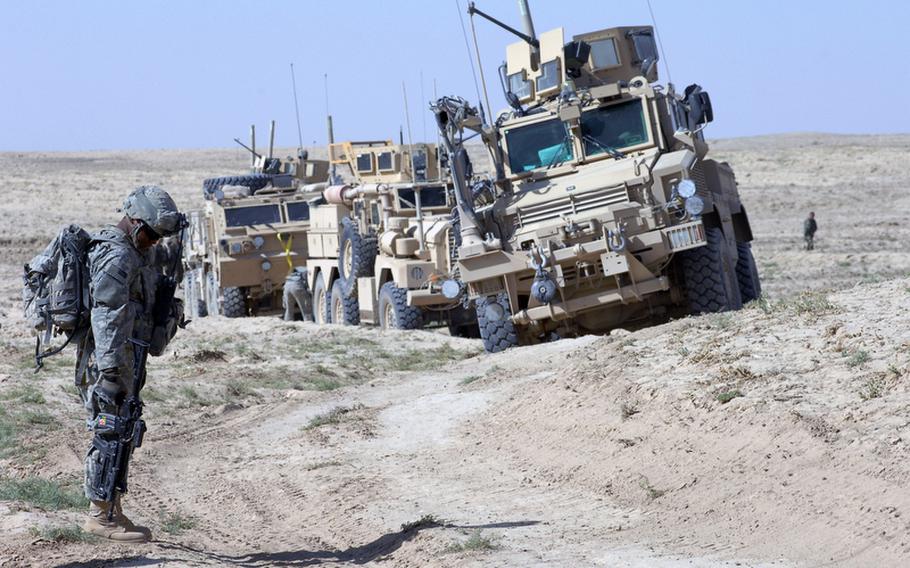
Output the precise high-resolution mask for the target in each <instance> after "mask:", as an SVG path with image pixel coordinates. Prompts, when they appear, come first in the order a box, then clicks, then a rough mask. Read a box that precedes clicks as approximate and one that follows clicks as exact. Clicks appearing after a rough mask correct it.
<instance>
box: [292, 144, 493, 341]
mask: <svg viewBox="0 0 910 568" xmlns="http://www.w3.org/2000/svg"><path fill="white" fill-rule="evenodd" d="M329 156H330V161H331V162H333V163H334V164H342V165H345V166H347V167H349V168H350V171H351V173H352V177H353V180H354V181H353V182H352V183H350V184H344V185H333V186H331V187H328V188H327V189H326V190H325V192H324V193H323V200H322V202H321V203H320V204H319V205H318V206H317V207H314V208H312V209H311V218H310V227H309V231H308V232H307V241H308V252H309V258H308V260H307V266H308V271H307V273H308V284H309V289H310V290H312V294H313V311H314V319H315V320H316V321H317V322H319V323H336V324H345V325H357V324H361V323H367V324H376V325H380V326H382V327H383V328H396V329H416V328H419V327H421V326H423V325H424V324H425V323H427V322H429V321H434V320H435V321H440V322H445V323H447V324H449V326H450V330H451V331H452V332H453V333H456V334H459V335H475V336H476V334H477V331H476V330H477V326H476V321H475V319H474V316H473V313H472V312H469V311H467V310H465V309H464V307H463V306H462V305H461V302H460V300H458V296H459V295H460V291H455V290H453V289H451V288H450V287H448V288H446V289H445V290H443V285H444V283H446V282H455V280H454V279H453V277H452V270H453V266H454V263H453V255H454V251H455V249H454V243H453V238H454V234H453V231H452V223H453V221H452V216H451V211H452V207H453V206H454V203H453V201H452V197H451V188H450V187H449V186H448V184H446V183H445V182H444V181H442V180H441V179H440V178H439V175H438V171H439V167H438V164H437V160H438V156H437V152H436V147H435V145H433V144H425V143H420V144H393V143H392V142H391V141H387V140H383V141H365V142H342V143H338V144H331V145H330V146H329ZM450 286H451V284H450ZM456 292H457V293H456ZM446 294H448V295H446Z"/></svg>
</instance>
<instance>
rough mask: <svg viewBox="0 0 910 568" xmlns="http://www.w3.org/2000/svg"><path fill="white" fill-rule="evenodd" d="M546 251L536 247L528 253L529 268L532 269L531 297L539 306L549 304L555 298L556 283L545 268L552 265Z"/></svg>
mask: <svg viewBox="0 0 910 568" xmlns="http://www.w3.org/2000/svg"><path fill="white" fill-rule="evenodd" d="M547 252H548V251H546V250H543V249H541V248H540V247H538V246H537V245H535V246H533V247H532V248H531V250H530V251H529V252H528V255H529V256H530V257H531V266H532V267H533V268H534V281H533V282H531V295H532V296H534V298H535V299H536V300H537V301H538V302H540V303H541V304H549V303H550V302H552V301H553V298H555V297H556V281H554V280H553V276H552V275H551V274H550V271H549V270H547V266H548V265H550V264H552V262H551V261H550V259H549V256H548V254H547Z"/></svg>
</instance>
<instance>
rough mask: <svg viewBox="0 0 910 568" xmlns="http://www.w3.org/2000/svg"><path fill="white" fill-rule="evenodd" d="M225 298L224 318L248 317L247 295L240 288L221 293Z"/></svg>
mask: <svg viewBox="0 0 910 568" xmlns="http://www.w3.org/2000/svg"><path fill="white" fill-rule="evenodd" d="M221 294H222V296H223V298H224V317H228V318H242V317H244V316H246V294H244V293H243V290H241V289H240V288H235V287H230V288H225V289H224V290H222V292H221Z"/></svg>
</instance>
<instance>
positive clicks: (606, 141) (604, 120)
mask: <svg viewBox="0 0 910 568" xmlns="http://www.w3.org/2000/svg"><path fill="white" fill-rule="evenodd" d="M581 136H582V139H583V141H584V148H585V155H586V156H596V155H597V154H603V153H604V152H612V151H615V150H618V149H619V148H627V147H629V146H635V145H638V144H643V143H644V142H647V141H648V129H647V127H646V126H645V114H644V109H643V107H642V106H641V101H640V100H638V99H633V100H630V101H626V102H622V103H619V104H615V105H610V106H604V107H600V108H597V109H594V110H589V111H587V112H584V113H582V115H581Z"/></svg>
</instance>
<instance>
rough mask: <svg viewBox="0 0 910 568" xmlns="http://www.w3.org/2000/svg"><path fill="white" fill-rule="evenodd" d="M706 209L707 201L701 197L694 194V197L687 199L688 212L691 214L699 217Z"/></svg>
mask: <svg viewBox="0 0 910 568" xmlns="http://www.w3.org/2000/svg"><path fill="white" fill-rule="evenodd" d="M704 210H705V201H704V200H703V199H702V198H701V197H699V196H697V195H693V196H692V197H690V198H688V199H686V213H688V214H689V215H691V216H693V217H698V216H699V215H701V212H702V211H704Z"/></svg>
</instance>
